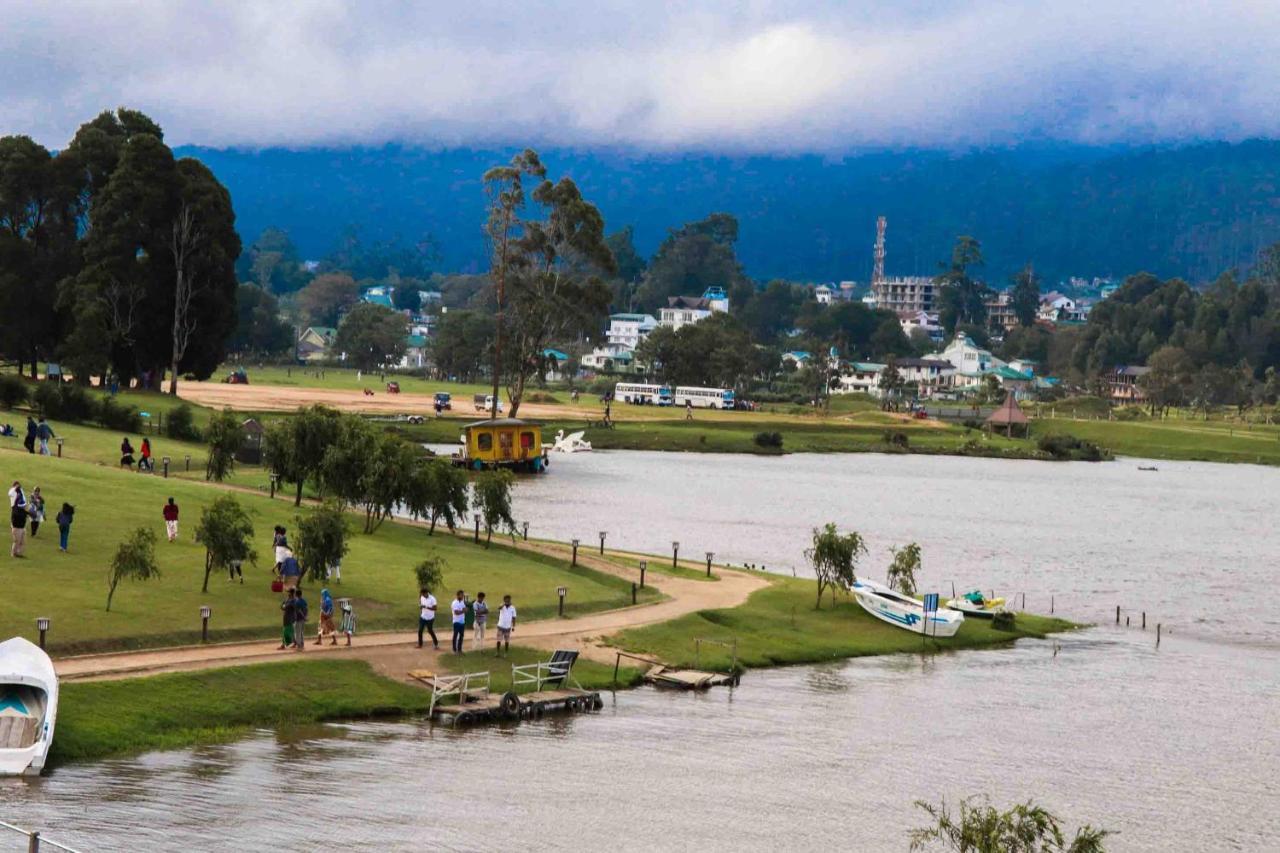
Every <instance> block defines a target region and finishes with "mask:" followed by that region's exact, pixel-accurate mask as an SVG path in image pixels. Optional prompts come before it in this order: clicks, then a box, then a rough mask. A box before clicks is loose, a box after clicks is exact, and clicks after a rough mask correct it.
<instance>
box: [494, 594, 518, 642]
mask: <svg viewBox="0 0 1280 853" xmlns="http://www.w3.org/2000/svg"><path fill="white" fill-rule="evenodd" d="M515 629H516V606H515V605H514V604H512V603H511V596H509V595H504V596H502V607H500V608H498V646H497V652H498V654H502V651H503V643H506V651H507V653H508V654H509V653H510V652H511V632H512V631H514V630H515Z"/></svg>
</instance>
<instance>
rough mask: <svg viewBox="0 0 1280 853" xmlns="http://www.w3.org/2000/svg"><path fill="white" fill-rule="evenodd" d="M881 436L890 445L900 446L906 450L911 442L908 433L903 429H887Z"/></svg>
mask: <svg viewBox="0 0 1280 853" xmlns="http://www.w3.org/2000/svg"><path fill="white" fill-rule="evenodd" d="M881 438H883V439H884V443H885V444H887V445H889V446H890V447H899V448H902V449H903V450H906V449H907V446H908V445H909V444H910V443H911V439H909V438H907V434H906V433H905V432H903V431H902V430H886V431H885V433H884V435H883V436H881Z"/></svg>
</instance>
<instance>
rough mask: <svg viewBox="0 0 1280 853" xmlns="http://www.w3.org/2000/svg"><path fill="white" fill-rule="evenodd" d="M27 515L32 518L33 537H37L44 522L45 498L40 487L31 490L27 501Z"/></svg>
mask: <svg viewBox="0 0 1280 853" xmlns="http://www.w3.org/2000/svg"><path fill="white" fill-rule="evenodd" d="M27 515H29V516H31V535H32V536H35V535H36V531H38V530H39V529H40V524H41V522H43V521H44V497H43V496H42V495H41V494H40V487H39V486H36V487H35V488H34V489H32V490H31V495H30V497H29V498H28V499H27Z"/></svg>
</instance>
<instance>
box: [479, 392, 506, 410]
mask: <svg viewBox="0 0 1280 853" xmlns="http://www.w3.org/2000/svg"><path fill="white" fill-rule="evenodd" d="M475 407H476V411H477V412H490V411H493V395H492V394H477V395H476V396H475ZM498 414H502V401H501V400H499V401H498Z"/></svg>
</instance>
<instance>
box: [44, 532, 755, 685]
mask: <svg viewBox="0 0 1280 853" xmlns="http://www.w3.org/2000/svg"><path fill="white" fill-rule="evenodd" d="M518 546H519V547H521V548H524V549H526V550H530V551H537V552H540V553H544V554H554V555H556V556H558V557H567V555H568V549H567V547H566V546H560V545H553V544H548V543H536V542H527V543H526V542H520V543H518ZM578 561H579V562H580V563H582V564H583V565H586V566H588V567H590V568H592V569H595V570H597V571H600V572H604V573H607V574H611V575H615V576H618V577H624V578H626V579H627V580H631V579H633V576H634V574H635V573H634V572H633V571H629V570H627V569H624V568H622V567H620V566H617V565H614V564H613V563H610V562H608V561H606V560H602V559H600V558H599V557H592V556H589V555H584V554H582V553H581V552H579V555H578ZM719 577H720V580H719V581H698V580H689V579H686V578H679V577H669V576H667V575H658V576H657V584H655V586H657V588H658V589H659V590H661V591H662V592H663V593H664V594H665V595H666V596H667V597H666V598H665V599H663V600H661V601H658V602H655V603H653V604H648V605H641V606H638V607H626V608H621V609H617V610H605V611H600V612H598V613H589V614H586V615H584V616H579V617H576V618H572V619H544V620H540V621H536V622H526V623H523V624H517V626H516V631H515V634H514V637H513V639H515V641H516V642H517V643H519V644H521V645H533V646H538V647H540V648H553V647H560V648H563V647H565V646H570V647H573V648H577V649H579V650H581V652H582V653H583V655H584V656H585V657H590V658H593V659H596V660H599V661H601V662H605V663H613V660H614V658H613V655H612V654H611V653H610V652H609V651H608V649H607V646H606V645H605V644H604V642H603V637H605V636H607V635H609V634H613V633H615V632H617V631H620V630H622V629H624V628H634V627H637V626H641V625H652V624H654V623H657V622H665V621H667V620H669V619H675V618H677V617H679V616H684V615H685V614H688V613H694V612H696V611H698V610H706V609H715V608H724V607H736V606H737V605H739V604H742V603H743V602H744V601H746V600H747V597H748V596H749V595H751V593H753V592H755V591H756V590H757V589H761V588H762V587H764V586H767V585H768V583H769V582H768V580H767V579H765V578H764V577H761V576H759V575H753V574H749V573H746V572H740V571H736V570H730V569H720V570H719ZM516 606H517V608H518V607H519V602H516ZM309 627H313V626H309ZM436 633H437V635H438V636H439V637H440V639H441V642H442V644H443V645H445V647H446V648H447V646H448V642H449V637H450V626H449V622H448V619H447V618H445V619H443V620H441V619H437V631H436ZM490 633H491V634H493V633H495V632H494V630H493V628H492V626H491V627H490ZM417 639H418V638H417V633H416V629H415V631H413V632H410V631H404V632H399V631H389V632H381V633H374V634H364V635H357V636H356V639H355V641H354V643H353V645H351V646H350V647H348V646H345V645H341V644H340V645H337V646H332V645H329V644H328V643H326V644H325V645H323V646H317V645H315V644H314V643H315V640H314V637H313V638H312V640H311V641H310V642H309V644H308V645H307V649H306V651H305V652H296V651H292V650H287V649H286V650H283V651H281V650H280V649H278V648H277V646H278V645H279V644H278V643H277V642H276V641H275V640H257V641H253V642H246V643H219V644H214V645H201V646H181V647H177V648H168V649H153V650H148V651H138V652H117V653H110V654H100V655H83V656H79V657H70V658H61V659H59V660H56V661H54V668H55V669H56V670H57V672H58V677H59V678H60V679H62V680H64V681H94V680H105V679H117V678H128V677H131V676H138V675H151V674H155V673H160V672H179V671H186V670H199V669H216V668H218V667H224V666H234V665H237V664H248V663H262V662H267V661H275V660H285V659H288V658H292V657H297V656H299V655H306V656H307V657H310V656H312V655H316V654H323V655H335V656H339V657H346V658H356V659H359V660H365V661H368V662H369V663H370V664H372V665H373V667H374V668H375V669H376V670H378V671H379V672H380V673H382V674H383V675H386V676H388V677H391V678H395V679H404V678H405V674H406V673H407V672H408V670H410V669H416V668H426V669H431V668H433V667H434V664H435V661H436V653H435V652H434V651H433V650H432V649H431V648H430V647H429V646H428V647H427V648H425V649H419V648H417ZM489 642H490V643H492V642H493V640H492V638H490V640H489ZM466 648H467V650H468V651H470V649H471V637H470V634H469V633H468V636H467V646H466ZM489 654H492V647H491V646H490V651H489Z"/></svg>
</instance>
